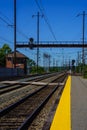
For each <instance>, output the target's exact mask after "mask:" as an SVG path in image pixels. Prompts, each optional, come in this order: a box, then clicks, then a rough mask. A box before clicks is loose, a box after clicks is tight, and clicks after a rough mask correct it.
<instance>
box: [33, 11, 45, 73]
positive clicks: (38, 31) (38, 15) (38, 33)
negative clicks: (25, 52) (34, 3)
mask: <svg viewBox="0 0 87 130" xmlns="http://www.w3.org/2000/svg"><path fill="white" fill-rule="evenodd" d="M34 16H37V44H39V35H40V29H39V20H40V19H39V17H40V16H42V17H43V15H40V13H39V12H37V15H33V16H32V17H34ZM38 65H39V47H37V73H38Z"/></svg>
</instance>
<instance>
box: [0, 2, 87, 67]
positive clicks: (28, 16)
mask: <svg viewBox="0 0 87 130" xmlns="http://www.w3.org/2000/svg"><path fill="white" fill-rule="evenodd" d="M36 1H37V2H38V3H39V5H40V8H41V10H42V11H43V12H44V14H45V15H46V16H47V18H48V20H49V24H50V25H51V28H52V31H53V32H54V35H55V37H56V39H57V40H58V41H60V40H61V41H64V40H65V41H69V40H71V41H74V40H78V41H80V40H81V39H82V16H79V17H76V16H77V14H79V13H80V14H82V12H83V11H85V12H86V13H87V0H36ZM13 3H14V0H0V47H1V46H2V45H3V44H4V43H8V44H9V45H10V47H11V48H12V49H14V44H13V38H14V37H13V36H14V34H13V27H12V26H8V25H7V24H6V23H5V22H3V21H2V20H1V18H3V19H4V20H5V21H6V22H7V23H9V25H13V23H14V17H13V16H14V12H13V11H14V10H13V7H14V6H13ZM38 11H40V10H39V8H38V6H37V4H36V2H35V0H17V42H20V41H21V42H23V41H26V42H28V38H30V37H33V38H34V40H35V41H36V40H37V18H36V17H34V18H32V15H36V14H37V12H38ZM40 14H42V12H40ZM86 25H87V17H86V18H85V40H87V26H86ZM19 32H20V33H19ZM40 40H41V41H51V40H52V41H55V39H54V37H53V35H52V33H51V32H50V30H49V28H48V25H47V23H46V22H45V20H44V18H40ZM18 50H19V51H21V52H23V53H24V54H25V55H27V56H28V57H30V58H32V59H34V60H35V61H36V49H34V50H30V49H28V48H27V49H25V48H24V49H18ZM78 51H80V52H81V49H70V48H69V49H64V48H61V49H59V48H56V49H54V48H49V49H46V48H45V49H40V60H39V64H41V65H43V53H48V54H50V55H51V64H53V61H54V60H55V65H56V62H58V65H60V64H63V62H69V60H72V59H76V58H77V52H78Z"/></svg>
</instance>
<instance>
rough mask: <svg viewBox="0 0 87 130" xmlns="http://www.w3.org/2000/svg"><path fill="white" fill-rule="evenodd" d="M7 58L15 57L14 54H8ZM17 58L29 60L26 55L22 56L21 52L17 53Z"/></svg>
mask: <svg viewBox="0 0 87 130" xmlns="http://www.w3.org/2000/svg"><path fill="white" fill-rule="evenodd" d="M7 57H14V52H11V53H9V54H7ZM16 57H18V58H28V57H27V56H25V55H24V54H22V53H21V52H19V51H16Z"/></svg>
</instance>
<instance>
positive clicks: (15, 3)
mask: <svg viewBox="0 0 87 130" xmlns="http://www.w3.org/2000/svg"><path fill="white" fill-rule="evenodd" d="M14 68H16V0H14Z"/></svg>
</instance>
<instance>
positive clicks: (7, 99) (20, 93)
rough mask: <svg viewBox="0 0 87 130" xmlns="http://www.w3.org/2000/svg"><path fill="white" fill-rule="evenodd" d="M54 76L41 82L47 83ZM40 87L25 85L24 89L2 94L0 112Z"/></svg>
mask: <svg viewBox="0 0 87 130" xmlns="http://www.w3.org/2000/svg"><path fill="white" fill-rule="evenodd" d="M55 77H56V76H54V77H51V78H47V79H44V80H41V81H42V82H47V83H49V82H50V81H51V80H53V79H55ZM41 87H42V86H36V85H27V86H26V87H23V88H20V89H17V90H14V91H12V92H9V93H6V94H3V95H1V96H0V110H2V109H3V108H5V107H7V106H8V105H10V104H12V103H14V102H16V101H18V100H20V99H22V98H23V97H25V96H27V95H29V94H30V93H32V92H34V91H36V90H38V89H39V88H41Z"/></svg>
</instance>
